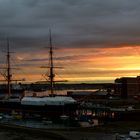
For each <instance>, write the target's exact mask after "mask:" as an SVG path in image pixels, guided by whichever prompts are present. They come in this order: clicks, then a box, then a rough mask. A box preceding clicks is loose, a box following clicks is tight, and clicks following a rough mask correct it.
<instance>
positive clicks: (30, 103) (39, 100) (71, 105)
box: [0, 31, 77, 120]
mask: <svg viewBox="0 0 140 140" xmlns="http://www.w3.org/2000/svg"><path fill="white" fill-rule="evenodd" d="M49 42H50V43H49V67H48V68H49V75H48V79H49V83H50V91H51V93H50V94H49V95H48V96H43V97H38V96H35V95H36V94H35V93H33V96H23V97H20V98H11V97H12V92H11V76H10V75H11V74H10V53H9V43H7V45H8V52H7V59H8V61H7V62H8V64H7V65H8V67H7V94H5V98H3V99H1V100H0V113H8V114H11V113H12V112H16V113H17V114H20V115H22V117H25V118H26V117H31V116H40V117H41V118H43V117H46V118H48V119H51V120H57V119H61V118H63V117H64V118H69V119H74V117H75V114H76V108H77V102H76V100H74V99H73V98H72V97H68V96H60V95H56V94H54V77H55V74H54V68H55V67H54V65H53V45H52V36H51V31H50V39H49Z"/></svg>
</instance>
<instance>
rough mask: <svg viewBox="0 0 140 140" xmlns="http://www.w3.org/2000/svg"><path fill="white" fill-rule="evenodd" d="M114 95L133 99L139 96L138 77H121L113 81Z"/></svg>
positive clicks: (139, 85) (139, 77) (139, 79)
mask: <svg viewBox="0 0 140 140" xmlns="http://www.w3.org/2000/svg"><path fill="white" fill-rule="evenodd" d="M115 94H116V95H119V96H121V97H122V98H128V97H134V96H137V95H139V94H140V76H137V77H122V78H118V79H116V80H115Z"/></svg>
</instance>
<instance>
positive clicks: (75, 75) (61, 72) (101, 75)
mask: <svg viewBox="0 0 140 140" xmlns="http://www.w3.org/2000/svg"><path fill="white" fill-rule="evenodd" d="M47 53H48V50H46V51H44V50H43V51H41V50H40V52H38V53H37V52H30V54H28V53H17V54H16V56H15V58H16V60H17V62H18V67H20V68H21V70H20V71H18V70H16V71H15V72H13V73H14V74H13V79H23V78H24V79H26V82H28V81H31V82H36V81H41V80H45V79H43V77H42V74H45V73H46V72H47V70H46V69H41V68H40V67H41V66H43V65H44V66H46V65H47V64H48V61H47V60H48V55H47ZM139 54H140V48H139V46H132V47H131V46H123V47H122V46H121V47H114V48H113V47H111V48H59V49H57V50H55V51H54V64H55V66H60V67H64V68H63V69H58V70H55V73H56V74H57V76H56V78H57V79H58V80H68V81H69V82H85V83H86V82H95V83H98V82H114V80H115V79H116V78H119V77H126V76H127V77H134V76H138V75H139V74H140V65H139V62H140V55H139ZM32 56H34V58H33V57H32ZM1 79H3V78H2V77H1Z"/></svg>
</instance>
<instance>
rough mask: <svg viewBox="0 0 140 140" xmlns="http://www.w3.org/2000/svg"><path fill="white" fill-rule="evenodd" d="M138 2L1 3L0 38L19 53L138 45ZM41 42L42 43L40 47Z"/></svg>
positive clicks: (61, 0)
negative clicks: (48, 43) (50, 46)
mask: <svg viewBox="0 0 140 140" xmlns="http://www.w3.org/2000/svg"><path fill="white" fill-rule="evenodd" d="M139 5H140V1H139V0H135V1H132V0H123V1H122V0H104V1H99V0H12V1H11V0H1V1H0V21H1V22H0V34H1V36H2V35H3V36H9V37H10V38H12V39H13V40H14V41H15V42H16V43H15V46H16V47H17V48H19V49H23V48H27V47H30V48H33V49H35V48H37V46H40V47H42V46H44V45H45V43H46V41H47V38H48V29H49V28H50V27H51V28H52V34H53V39H54V43H55V45H56V46H65V47H70V46H71V47H81V46H82V47H86V46H87V45H88V46H90V47H109V46H113V45H119V44H129V43H131V44H140V41H139V40H140V28H139V24H140V18H139V15H140V9H139ZM42 42H43V43H42Z"/></svg>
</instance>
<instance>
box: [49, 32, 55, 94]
mask: <svg viewBox="0 0 140 140" xmlns="http://www.w3.org/2000/svg"><path fill="white" fill-rule="evenodd" d="M49 32H50V39H49V42H50V51H49V58H50V61H49V65H50V73H49V76H48V77H49V79H50V90H51V96H53V95H54V92H53V91H54V77H55V74H54V70H53V68H54V66H53V45H52V35H51V30H49Z"/></svg>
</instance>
